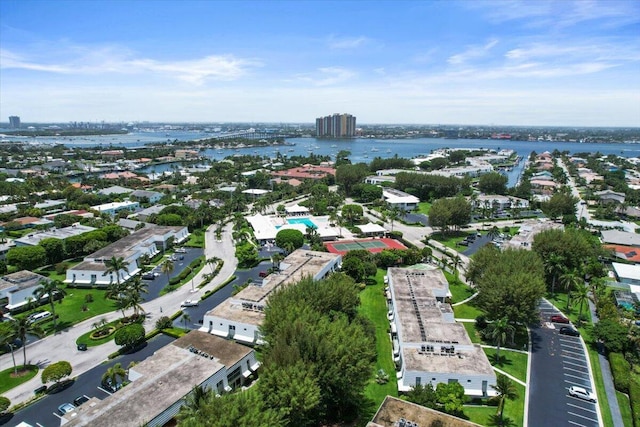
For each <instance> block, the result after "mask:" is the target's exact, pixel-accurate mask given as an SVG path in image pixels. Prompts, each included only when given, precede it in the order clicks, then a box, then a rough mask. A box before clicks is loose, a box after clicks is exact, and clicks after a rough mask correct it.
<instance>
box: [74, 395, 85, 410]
mask: <svg viewBox="0 0 640 427" xmlns="http://www.w3.org/2000/svg"><path fill="white" fill-rule="evenodd" d="M88 401H89V397H88V396H86V395H84V394H83V395H82V396H78V397H76V398H75V399H73V404H74V405H75V407H76V408H77V407H78V406H80V405H82V404H83V403H85V402H88Z"/></svg>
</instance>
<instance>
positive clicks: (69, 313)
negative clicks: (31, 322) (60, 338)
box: [18, 286, 117, 334]
mask: <svg viewBox="0 0 640 427" xmlns="http://www.w3.org/2000/svg"><path fill="white" fill-rule="evenodd" d="M63 289H65V291H66V292H67V295H66V296H65V297H64V298H63V299H62V300H59V301H56V303H55V307H56V309H55V310H56V316H58V330H62V329H66V328H68V327H70V326H72V325H75V324H76V323H79V322H81V321H83V320H85V319H89V318H91V317H94V316H97V315H99V314H103V313H109V312H112V311H115V310H117V308H116V304H115V301H113V300H110V299H106V298H105V297H104V294H105V290H102V289H78V288H69V287H66V286H65V287H64V288H63ZM87 295H91V298H92V301H91V302H87ZM43 310H48V311H51V306H50V305H49V304H43V305H41V306H40V307H37V308H34V309H31V310H29V311H26V312H24V313H21V314H19V315H18V317H22V316H28V315H29V314H31V313H35V312H39V311H43ZM39 325H40V326H41V327H42V328H43V329H44V331H45V333H46V334H50V333H52V332H53V319H52V318H49V319H48V320H45V321H44V322H41V323H40V324H39Z"/></svg>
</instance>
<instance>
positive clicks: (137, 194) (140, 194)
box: [129, 190, 164, 204]
mask: <svg viewBox="0 0 640 427" xmlns="http://www.w3.org/2000/svg"><path fill="white" fill-rule="evenodd" d="M163 196H164V194H162V193H160V192H157V191H147V190H135V191H134V192H132V193H131V194H129V197H133V198H135V199H137V200H140V201H142V200H145V199H146V200H148V201H149V203H152V204H155V203H158V202H159V201H160V199H162V197H163Z"/></svg>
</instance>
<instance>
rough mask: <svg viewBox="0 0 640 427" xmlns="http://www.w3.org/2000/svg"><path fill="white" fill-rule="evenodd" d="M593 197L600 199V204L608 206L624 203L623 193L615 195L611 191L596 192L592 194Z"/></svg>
mask: <svg viewBox="0 0 640 427" xmlns="http://www.w3.org/2000/svg"><path fill="white" fill-rule="evenodd" d="M593 195H594V196H596V197H598V198H599V199H600V203H602V204H610V203H616V204H620V203H624V200H625V194H624V193H617V192H615V191H612V190H604V191H597V192H595V193H593Z"/></svg>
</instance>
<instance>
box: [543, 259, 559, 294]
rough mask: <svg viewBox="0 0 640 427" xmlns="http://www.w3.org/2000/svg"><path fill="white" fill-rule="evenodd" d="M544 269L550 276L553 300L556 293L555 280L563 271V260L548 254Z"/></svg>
mask: <svg viewBox="0 0 640 427" xmlns="http://www.w3.org/2000/svg"><path fill="white" fill-rule="evenodd" d="M544 267H545V270H546V271H547V273H549V274H550V275H551V298H553V297H554V295H555V292H556V279H557V278H558V275H560V274H561V273H562V272H563V271H564V258H563V257H562V255H560V254H556V253H552V254H549V257H548V258H547V262H546V263H545V265H544Z"/></svg>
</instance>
